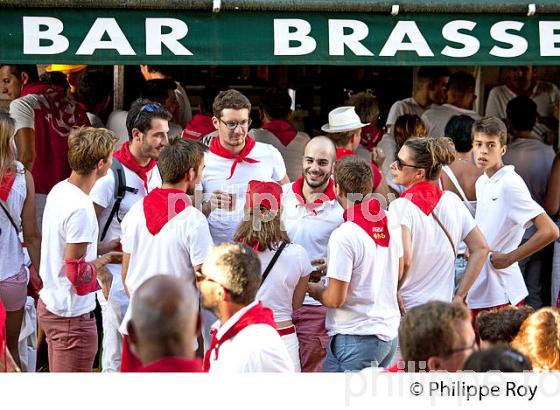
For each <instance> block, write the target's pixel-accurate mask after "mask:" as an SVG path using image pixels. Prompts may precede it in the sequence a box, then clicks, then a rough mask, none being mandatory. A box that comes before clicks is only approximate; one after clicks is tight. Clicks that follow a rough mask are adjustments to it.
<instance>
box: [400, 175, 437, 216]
mask: <svg viewBox="0 0 560 410" xmlns="http://www.w3.org/2000/svg"><path fill="white" fill-rule="evenodd" d="M442 195H443V192H442V190H441V189H439V187H438V186H437V185H436V183H435V182H430V181H424V182H418V183H417V184H414V185H412V186H411V187H410V188H408V189H407V190H406V191H404V192H403V193H402V194H401V198H406V199H408V200H409V201H410V202H412V203H413V204H414V205H416V206H417V207H418V208H420V210H421V211H422V212H424V213H425V214H426V215H430V214H431V213H432V212H433V210H434V209H435V207H436V206H437V204H438V202H439V200H440V199H441V196H442Z"/></svg>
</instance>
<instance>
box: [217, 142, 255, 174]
mask: <svg viewBox="0 0 560 410" xmlns="http://www.w3.org/2000/svg"><path fill="white" fill-rule="evenodd" d="M255 145H256V142H255V140H254V139H253V138H251V137H250V136H249V135H248V134H247V136H246V137H245V146H244V147H243V149H242V150H241V152H240V153H239V154H234V153H233V152H232V151H230V150H229V149H227V148H224V146H223V145H222V143H221V142H220V137H219V136H217V137H216V138H213V139H212V142H211V143H210V152H211V153H213V154H216V155H218V156H219V157H222V158H226V159H233V164H231V172H230V174H229V177H228V178H227V179H231V177H232V176H233V173H234V172H235V168H237V164H239V163H240V162H243V161H245V162H247V163H249V164H256V163H257V162H260V161H257V160H256V159H252V158H249V157H248V155H249V154H250V153H251V150H252V149H253V148H254V147H255Z"/></svg>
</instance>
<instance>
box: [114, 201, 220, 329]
mask: <svg viewBox="0 0 560 410" xmlns="http://www.w3.org/2000/svg"><path fill="white" fill-rule="evenodd" d="M143 205H144V199H142V200H141V201H138V202H136V203H135V204H134V205H133V206H132V208H131V209H130V211H129V212H128V213H127V214H126V216H125V217H124V220H123V221H122V224H121V227H122V238H121V242H122V248H123V252H126V253H129V254H130V262H129V265H128V272H127V275H126V281H125V284H126V287H127V288H128V291H129V293H130V295H131V303H130V304H129V307H128V310H127V311H126V314H125V317H124V320H123V323H122V324H121V327H120V329H119V330H120V332H121V333H122V334H127V331H126V324H127V323H128V321H129V320H130V314H131V306H132V304H133V303H134V292H136V289H138V287H139V286H140V285H142V284H143V283H144V282H145V281H146V280H148V279H149V278H151V277H153V276H155V275H171V276H175V277H178V278H182V279H184V280H185V281H187V282H191V283H193V284H194V281H195V278H194V269H193V266H196V265H200V264H201V263H203V262H204V260H205V259H206V255H208V252H209V251H210V248H212V246H213V243H212V238H211V237H210V231H209V230H208V224H207V222H206V218H205V217H204V215H203V214H202V212H200V211H199V210H198V209H196V208H195V207H193V206H188V207H187V208H185V209H184V210H183V211H181V212H180V213H179V214H177V215H176V216H175V217H174V218H173V219H171V220H170V221H169V222H168V223H166V224H165V225H164V226H163V228H161V230H160V231H159V232H158V233H157V234H156V235H152V234H151V233H150V232H149V231H148V228H147V227H146V217H145V215H144V207H143Z"/></svg>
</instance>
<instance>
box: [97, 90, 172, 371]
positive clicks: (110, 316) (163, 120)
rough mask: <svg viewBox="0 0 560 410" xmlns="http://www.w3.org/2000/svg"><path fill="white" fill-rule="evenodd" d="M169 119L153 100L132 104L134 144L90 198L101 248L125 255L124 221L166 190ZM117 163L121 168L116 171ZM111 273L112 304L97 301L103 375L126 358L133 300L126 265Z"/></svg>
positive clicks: (116, 266)
mask: <svg viewBox="0 0 560 410" xmlns="http://www.w3.org/2000/svg"><path fill="white" fill-rule="evenodd" d="M170 119H171V114H170V113H169V112H168V111H167V110H166V109H165V108H163V107H162V106H160V105H159V104H153V103H152V102H150V100H146V99H138V100H136V101H135V102H134V103H133V104H132V107H131V108H130V111H129V112H128V115H127V119H126V125H127V130H128V138H129V141H128V142H125V143H124V144H123V145H122V147H121V148H120V150H119V151H117V152H115V156H114V159H113V162H114V163H115V165H114V166H113V167H112V168H111V169H109V171H108V172H107V175H106V176H105V177H103V178H101V179H100V180H98V181H97V183H96V184H95V185H94V187H93V189H92V190H91V192H90V198H91V199H92V200H93V202H94V207H95V212H96V214H97V220H98V223H99V241H100V242H102V243H101V244H100V246H101V247H103V248H107V249H108V250H111V249H119V250H120V239H121V236H122V232H121V221H122V220H123V218H124V216H125V215H126V214H127V213H128V211H129V210H130V208H131V207H132V205H134V204H135V203H136V202H138V201H139V200H141V199H142V198H144V197H145V196H146V195H147V194H148V193H149V192H150V191H152V190H153V189H154V188H157V187H160V186H161V176H160V173H159V169H158V167H157V166H156V164H157V160H158V158H159V154H160V152H161V149H162V148H163V147H164V146H165V145H167V132H168V130H169V126H168V122H169V120H170ZM117 162H118V163H120V164H119V166H118V167H115V166H116V163H117ZM119 174H120V175H119ZM119 178H121V182H122V188H124V191H122V192H124V196H123V197H122V199H121V200H118V198H117V197H118V194H119V192H117V191H118V190H119V183H118V182H117V183H116V181H115V180H117V181H118V179H119ZM122 192H121V193H122ZM117 201H118V203H117ZM108 269H109V271H110V272H111V274H112V276H113V280H112V284H111V286H110V289H109V292H108V295H107V299H105V297H104V296H103V295H102V294H101V292H100V293H99V295H98V299H99V301H100V305H101V311H102V317H103V354H102V358H101V366H102V368H103V371H113V372H118V371H119V369H120V365H121V352H122V336H121V335H120V333H119V332H118V328H119V325H120V323H121V321H122V319H123V316H124V312H126V309H127V307H128V296H127V295H126V293H125V291H124V286H123V283H122V278H121V265H120V264H111V265H109V266H108Z"/></svg>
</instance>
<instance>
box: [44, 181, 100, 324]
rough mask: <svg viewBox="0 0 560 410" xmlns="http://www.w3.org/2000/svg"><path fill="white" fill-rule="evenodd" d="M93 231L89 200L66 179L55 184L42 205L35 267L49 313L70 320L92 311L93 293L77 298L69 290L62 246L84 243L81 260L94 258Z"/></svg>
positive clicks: (95, 228) (93, 222)
mask: <svg viewBox="0 0 560 410" xmlns="http://www.w3.org/2000/svg"><path fill="white" fill-rule="evenodd" d="M97 231H98V228H97V218H96V216H95V210H94V208H93V202H92V201H91V199H90V197H89V196H88V195H86V194H85V193H84V192H83V191H82V190H81V189H80V188H78V187H77V186H76V185H74V184H71V183H70V182H68V180H64V181H61V182H59V183H58V184H56V185H55V186H54V187H53V188H52V190H51V192H50V193H49V195H48V196H47V203H46V205H45V213H44V215H43V230H42V236H43V237H42V241H41V266H40V268H39V275H40V276H41V279H42V280H43V289H41V291H40V292H39V296H40V297H41V300H42V301H43V302H44V303H45V306H46V307H47V310H48V311H49V312H51V313H54V314H55V315H58V316H64V317H74V316H80V315H83V314H84V313H88V312H91V311H92V310H93V309H95V293H89V294H87V295H84V296H78V294H77V293H76V292H75V291H74V289H72V284H71V283H70V281H69V280H68V278H67V277H66V266H65V262H64V261H65V256H64V255H65V251H66V244H70V243H87V244H88V245H87V250H86V255H85V260H86V261H87V262H90V261H93V260H94V259H96V258H97V235H98V233H97Z"/></svg>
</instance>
